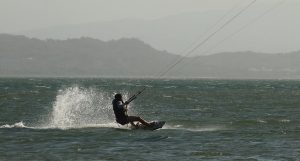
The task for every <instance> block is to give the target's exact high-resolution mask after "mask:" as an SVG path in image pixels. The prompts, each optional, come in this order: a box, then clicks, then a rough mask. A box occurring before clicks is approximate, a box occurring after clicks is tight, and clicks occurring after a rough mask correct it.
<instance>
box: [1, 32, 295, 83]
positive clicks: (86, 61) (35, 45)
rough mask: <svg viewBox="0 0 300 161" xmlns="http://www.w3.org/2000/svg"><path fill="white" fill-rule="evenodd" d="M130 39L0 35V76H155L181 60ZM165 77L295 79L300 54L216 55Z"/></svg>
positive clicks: (188, 61) (187, 62)
mask: <svg viewBox="0 0 300 161" xmlns="http://www.w3.org/2000/svg"><path fill="white" fill-rule="evenodd" d="M180 58H181V57H180V56H178V55H174V54H171V53H168V52H166V51H159V50H156V49H154V48H152V47H151V46H150V45H148V44H146V43H144V42H142V41H140V40H138V39H135V38H122V39H119V40H113V41H107V42H105V41H101V40H97V39H92V38H88V37H83V38H79V39H68V40H52V39H48V40H39V39H35V38H27V37H25V36H15V35H8V34H0V77H140V78H142V77H154V78H155V76H156V75H157V74H158V73H159V72H161V71H162V70H165V69H166V67H167V66H168V65H169V64H170V63H172V62H174V61H175V60H178V59H180ZM166 76H167V77H176V78H225V79H247V78H251V79H299V78H300V51H297V52H293V53H287V54H261V53H254V52H250V51H249V52H236V53H219V54H214V55H209V56H198V57H192V58H186V59H184V60H183V61H182V62H181V63H180V64H178V65H177V66H176V67H175V68H174V69H173V70H171V71H170V72H169V73H168V74H167V75H166Z"/></svg>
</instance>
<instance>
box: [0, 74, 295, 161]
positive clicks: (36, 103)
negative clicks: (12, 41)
mask: <svg viewBox="0 0 300 161" xmlns="http://www.w3.org/2000/svg"><path fill="white" fill-rule="evenodd" d="M145 85H146V86H147V90H146V91H145V92H144V93H143V94H142V95H140V96H139V97H138V99H136V100H135V101H134V102H132V104H130V107H129V114H130V115H139V116H141V117H143V118H145V119H146V120H148V121H150V120H165V121H166V125H165V126H164V127H163V128H162V129H160V130H156V131H144V130H131V129H130V127H128V126H119V125H117V124H116V123H115V121H114V115H113V111H112V107H111V100H112V99H113V95H114V94H115V93H117V92H120V93H123V94H124V96H125V98H128V97H129V96H130V95H132V94H134V93H135V92H136V91H138V90H139V89H142V88H143V86H145ZM0 91H1V93H0V160H1V161H2V160H4V161H6V160H8V161H11V160H51V161H55V160H153V161H154V160H159V161H161V160H167V161H169V160H180V161H182V160H218V161H219V160H221V161H222V160H254V161H255V160H262V161H265V160H276V161H277V160H282V161H285V160H299V156H300V108H299V106H300V81H287V80H146V79H144V80H130V79H38V78H33V79H11V78H2V79H0Z"/></svg>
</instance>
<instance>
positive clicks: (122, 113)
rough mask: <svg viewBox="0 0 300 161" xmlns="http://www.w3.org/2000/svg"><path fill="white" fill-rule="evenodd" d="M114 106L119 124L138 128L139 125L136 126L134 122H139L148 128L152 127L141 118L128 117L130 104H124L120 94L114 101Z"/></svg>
mask: <svg viewBox="0 0 300 161" xmlns="http://www.w3.org/2000/svg"><path fill="white" fill-rule="evenodd" d="M112 104H113V110H114V113H115V116H116V121H117V123H119V124H121V125H125V124H128V123H130V124H131V125H132V126H134V127H136V126H137V125H135V124H134V122H135V121H138V122H140V123H141V124H143V125H145V126H146V127H150V126H151V125H150V124H149V123H148V122H146V121H145V120H143V119H142V118H141V117H139V116H128V115H127V105H128V104H129V102H127V101H126V102H124V101H123V99H122V95H121V94H120V93H118V94H116V95H115V99H114V100H113V101H112Z"/></svg>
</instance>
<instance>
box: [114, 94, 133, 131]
mask: <svg viewBox="0 0 300 161" xmlns="http://www.w3.org/2000/svg"><path fill="white" fill-rule="evenodd" d="M112 104H113V109H114V113H115V116H116V121H117V123H119V124H121V125H125V124H128V123H129V121H128V116H127V114H126V112H125V111H126V109H125V104H124V102H123V101H119V100H116V99H114V100H113V101H112Z"/></svg>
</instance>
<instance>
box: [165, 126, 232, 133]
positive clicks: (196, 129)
mask: <svg viewBox="0 0 300 161" xmlns="http://www.w3.org/2000/svg"><path fill="white" fill-rule="evenodd" d="M162 129H170V130H184V131H191V132H204V131H220V130H226V129H227V128H225V127H222V126H213V125H211V126H205V127H185V126H184V125H165V126H164V127H163V128H162Z"/></svg>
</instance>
